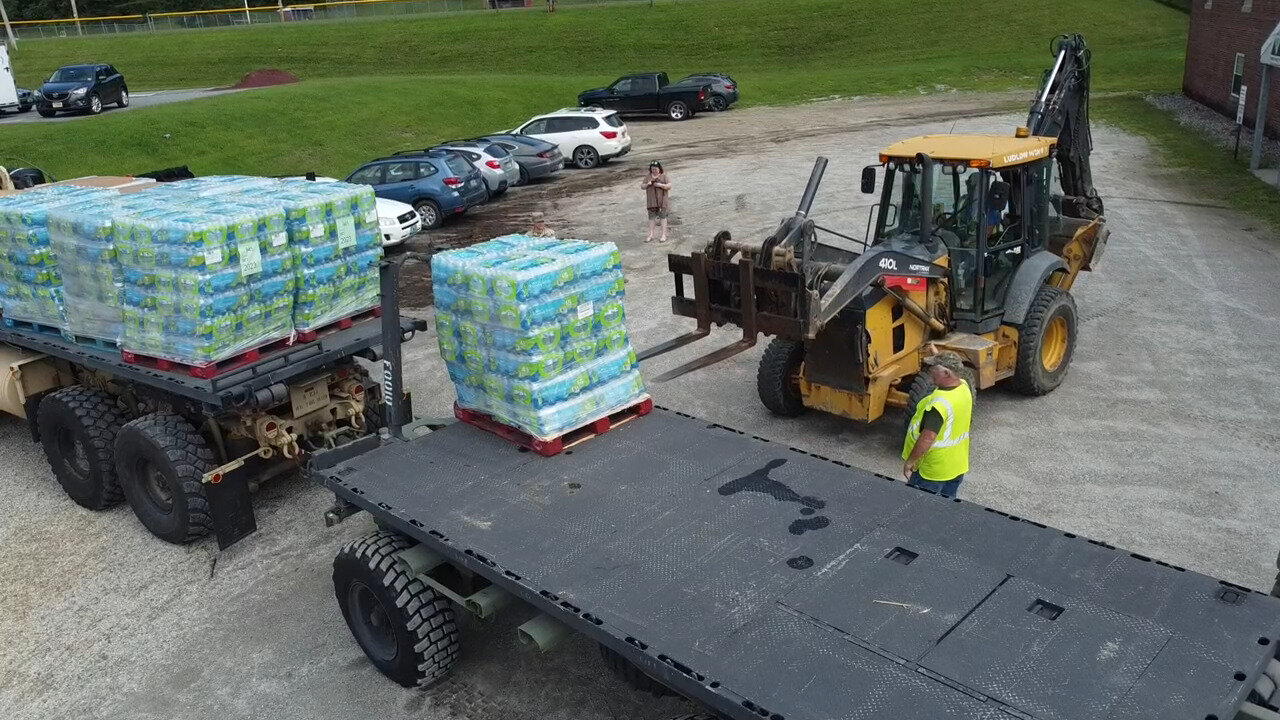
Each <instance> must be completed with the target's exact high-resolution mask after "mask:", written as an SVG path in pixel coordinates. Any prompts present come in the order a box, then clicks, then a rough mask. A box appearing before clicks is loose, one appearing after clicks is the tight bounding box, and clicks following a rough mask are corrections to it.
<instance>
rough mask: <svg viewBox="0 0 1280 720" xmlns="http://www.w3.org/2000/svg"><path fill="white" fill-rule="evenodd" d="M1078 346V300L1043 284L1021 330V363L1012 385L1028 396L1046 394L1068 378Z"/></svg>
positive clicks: (1015, 371)
mask: <svg viewBox="0 0 1280 720" xmlns="http://www.w3.org/2000/svg"><path fill="white" fill-rule="evenodd" d="M1075 347H1076V301H1075V300H1074V299H1072V297H1071V293H1068V292H1066V291H1065V290H1061V289H1059V288H1056V287H1053V286H1052V285H1042V286H1041V287H1040V290H1038V291H1037V292H1036V296H1035V299H1033V300H1032V301H1031V309H1030V310H1028V311H1027V317H1026V320H1024V321H1023V323H1022V328H1021V329H1020V330H1019V333H1018V366H1017V367H1016V368H1015V369H1014V373H1013V380H1012V385H1013V388H1014V389H1015V390H1017V391H1018V392H1020V393H1024V394H1026V395H1044V394H1046V393H1049V392H1051V391H1053V390H1054V389H1055V388H1057V387H1058V386H1059V385H1061V384H1062V381H1063V380H1065V379H1066V377H1067V367H1068V366H1069V365H1071V356H1072V354H1073V352H1074V351H1075Z"/></svg>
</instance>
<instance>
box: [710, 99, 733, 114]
mask: <svg viewBox="0 0 1280 720" xmlns="http://www.w3.org/2000/svg"><path fill="white" fill-rule="evenodd" d="M711 109H712V110H714V111H716V112H724V111H725V110H728V109H729V101H728V100H725V99H724V96H723V95H712V96H711Z"/></svg>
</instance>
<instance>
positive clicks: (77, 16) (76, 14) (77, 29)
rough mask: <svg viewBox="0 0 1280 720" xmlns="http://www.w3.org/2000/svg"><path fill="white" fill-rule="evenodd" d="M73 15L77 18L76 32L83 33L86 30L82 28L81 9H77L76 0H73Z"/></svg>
mask: <svg viewBox="0 0 1280 720" xmlns="http://www.w3.org/2000/svg"><path fill="white" fill-rule="evenodd" d="M71 17H73V18H75V19H76V34H77V35H83V34H84V31H83V30H81V29H80V11H79V10H77V9H76V0H71Z"/></svg>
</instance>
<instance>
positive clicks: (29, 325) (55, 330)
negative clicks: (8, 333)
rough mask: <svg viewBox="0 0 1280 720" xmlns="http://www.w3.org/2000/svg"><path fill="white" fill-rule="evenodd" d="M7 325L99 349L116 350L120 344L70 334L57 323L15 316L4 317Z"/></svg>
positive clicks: (13, 328) (10, 327) (14, 328)
mask: <svg viewBox="0 0 1280 720" xmlns="http://www.w3.org/2000/svg"><path fill="white" fill-rule="evenodd" d="M4 325H5V327H7V328H9V329H11V330H18V331H20V332H28V333H33V334H36V335H47V336H49V337H58V338H62V339H63V340H68V339H69V340H71V341H72V342H74V343H75V344H77V345H85V346H87V347H93V348H98V349H99V350H110V351H113V352H114V351H116V350H118V349H119V348H120V345H119V344H118V343H116V342H115V341H114V340H103V339H102V338H95V337H90V336H88V335H68V334H67V333H65V332H63V331H62V328H60V327H57V326H55V325H45V324H44V323H38V322H32V321H30V320H15V319H13V318H4Z"/></svg>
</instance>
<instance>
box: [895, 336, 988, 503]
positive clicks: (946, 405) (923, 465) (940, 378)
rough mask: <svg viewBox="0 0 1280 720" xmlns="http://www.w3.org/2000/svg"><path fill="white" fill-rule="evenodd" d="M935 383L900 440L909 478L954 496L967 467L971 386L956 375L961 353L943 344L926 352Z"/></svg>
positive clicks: (911, 482)
mask: <svg viewBox="0 0 1280 720" xmlns="http://www.w3.org/2000/svg"><path fill="white" fill-rule="evenodd" d="M924 363H925V365H927V366H928V367H929V377H930V378H932V379H933V384H934V385H936V386H937V387H935V388H934V391H933V392H931V393H929V394H928V395H926V396H924V397H923V398H921V400H920V402H919V403H917V404H916V411H915V414H914V415H912V416H911V423H910V424H909V425H907V437H906V439H905V440H904V441H903V443H902V459H903V460H904V461H905V462H904V463H903V465H902V475H903V477H905V478H907V484H908V485H911V486H912V487H918V488H920V489H922V490H927V491H929V492H931V493H935V494H938V495H941V496H943V497H950V498H953V497H955V496H956V493H957V492H958V491H959V490H960V483H961V481H963V480H964V474H965V473H967V472H969V421H970V419H971V418H972V417H973V391H972V390H971V389H970V388H969V385H968V384H967V383H966V382H965V381H964V379H963V378H962V377H961V376H960V373H961V371H962V370H963V369H964V363H963V362H961V360H960V356H959V355H957V354H955V353H954V352H951V351H950V350H944V351H942V352H940V353H937V354H934V355H931V356H929V357H927V358H925V361H924Z"/></svg>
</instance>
